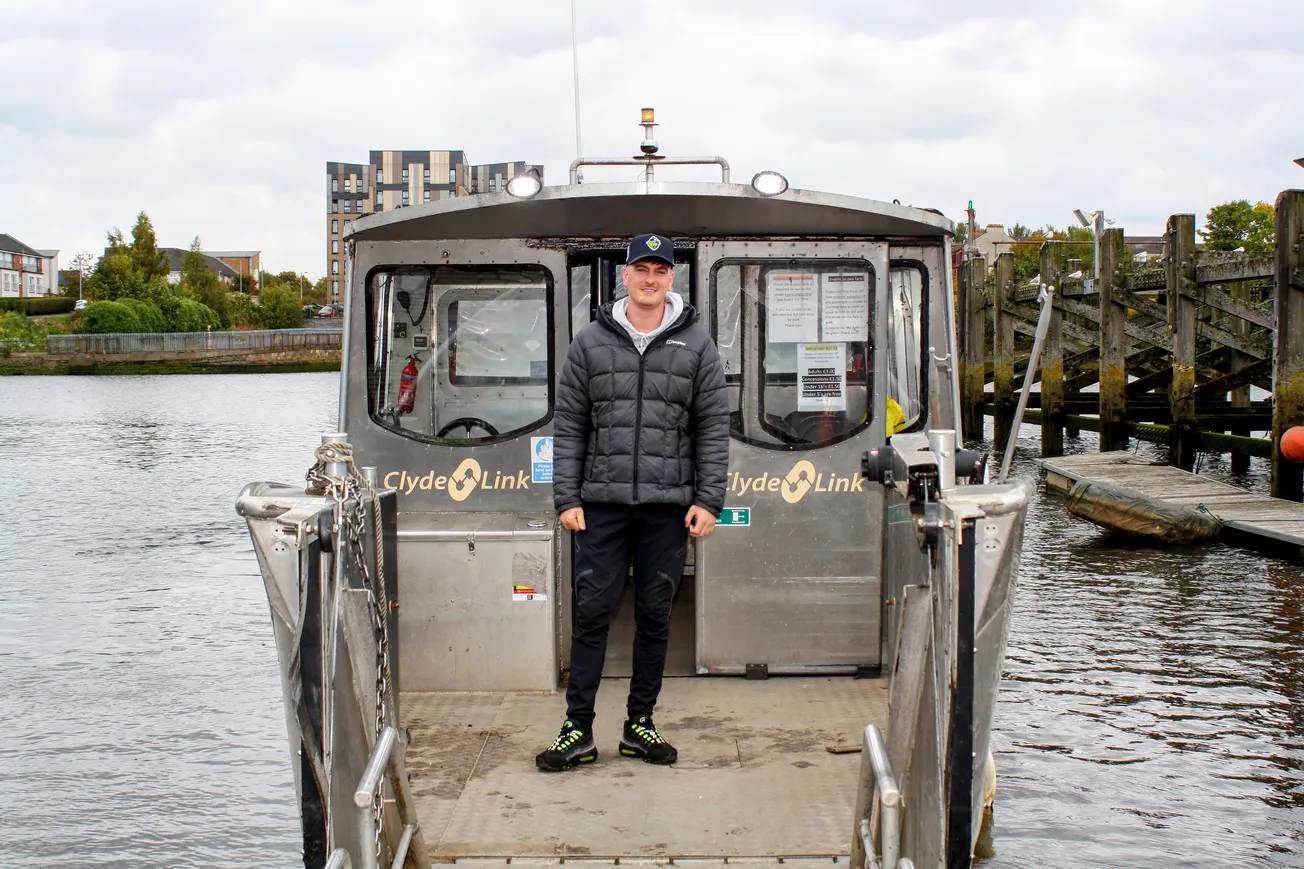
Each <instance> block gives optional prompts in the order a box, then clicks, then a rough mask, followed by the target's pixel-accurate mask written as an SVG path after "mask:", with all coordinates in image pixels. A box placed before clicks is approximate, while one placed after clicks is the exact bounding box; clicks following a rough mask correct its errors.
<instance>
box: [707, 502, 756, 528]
mask: <svg viewBox="0 0 1304 869" xmlns="http://www.w3.org/2000/svg"><path fill="white" fill-rule="evenodd" d="M715 524H716V526H717V527H719V526H721V525H723V526H724V527H726V528H731V527H732V528H738V527H746V526H748V525H751V524H752V508H751V507H727V508H725V509H724V510H723V511H722V512H721V513H720V518H718V519H716V520H715Z"/></svg>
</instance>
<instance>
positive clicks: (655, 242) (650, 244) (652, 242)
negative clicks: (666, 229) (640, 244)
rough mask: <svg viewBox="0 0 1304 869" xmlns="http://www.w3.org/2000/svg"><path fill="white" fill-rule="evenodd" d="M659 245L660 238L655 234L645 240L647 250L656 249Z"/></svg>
mask: <svg viewBox="0 0 1304 869" xmlns="http://www.w3.org/2000/svg"><path fill="white" fill-rule="evenodd" d="M659 247H661V239H659V238H657V237H656V236H655V235H654V236H652V237H651V238H649V239H648V240H647V249H648V250H656V249H657V248H659Z"/></svg>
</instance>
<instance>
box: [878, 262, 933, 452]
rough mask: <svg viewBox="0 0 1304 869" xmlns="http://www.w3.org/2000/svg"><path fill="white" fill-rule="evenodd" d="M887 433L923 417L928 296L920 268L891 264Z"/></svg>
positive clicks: (912, 264)
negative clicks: (925, 326) (924, 344)
mask: <svg viewBox="0 0 1304 869" xmlns="http://www.w3.org/2000/svg"><path fill="white" fill-rule="evenodd" d="M887 286H888V293H889V295H890V296H891V304H889V305H888V306H887V392H888V402H887V420H886V422H887V433H888V435H889V436H891V435H894V434H896V433H897V432H899V431H904V430H906V429H908V428H912V427H913V426H914V425H915V423H917V422H919V420H920V419H922V417H923V395H924V392H925V383H924V373H925V369H924V367H923V352H922V349H921V348H922V346H923V339H922V338H921V336H922V335H923V334H924V313H925V306H926V301H925V300H926V299H927V297H928V292H927V290H928V286H927V277H926V273H925V271H924V269H923V266H922V265H919V264H916V263H904V262H902V263H898V262H893V263H892V269H891V271H889V272H888V277H887Z"/></svg>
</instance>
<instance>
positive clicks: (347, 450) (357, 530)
mask: <svg viewBox="0 0 1304 869" xmlns="http://www.w3.org/2000/svg"><path fill="white" fill-rule="evenodd" d="M316 458H317V461H316V462H315V463H314V464H313V466H312V467H311V468H309V469H308V473H307V475H306V477H305V479H306V481H307V488H306V491H307V492H308V494H312V495H325V496H327V497H329V498H331V499H332V500H333V501H334V502H335V528H334V529H333V530H334V532H335V539H336V540H340V539H341V538H342V539H343V540H344V541H345V542H347V544H348V546H349V548H350V549H351V550H352V552H353V566H354V568H355V569H356V570H357V572H358V575H359V576H361V577H362V587H363V590H364V591H366V593H367V600H368V603H370V604H371V605H370V607H368V609H369V610H370V611H371V625H372V630H373V631H374V633H375V636H376V720H375V734H374V739H373V744H374V741H375V740H378V739H380V734H381V732H382V731H383V730H384V729H385V724H386V723H387V721H388V719H389V717H390V710H391V709H392V708H393V704H392V703H391V702H390V701H391V697H392V691H393V684H394V683H393V680H392V677H391V674H390V665H389V619H388V614H389V594H388V591H387V590H386V588H385V547H384V541H383V539H382V531H381V524H380V494H379V493H378V492H377V491H376V490H375V489H373V488H372V487H371V485H370V484H369V483H368V482H367V481H366V480H365V479H364V478H363V477H362V475H361V474H359V473H358V469H357V466H356V465H354V463H353V447H352V445H351V444H347V443H332V444H322V445H321V446H320V447H318V448H317V453H316ZM327 464H343V465H345V466H346V467H347V469H348V470H347V472H346V473H345V475H344V476H342V477H333V476H329V475H328V474H326V465H327ZM364 496H367V497H368V500H369V501H370V502H371V526H372V527H371V530H372V534H371V541H372V543H371V546H372V551H373V552H375V557H376V572H377V574H379V576H378V577H373V576H372V575H371V570H370V568H369V567H368V564H367V557H366V543H365V541H366V536H365V532H366V529H365V527H364V517H365V515H366V513H367V511H366V509H365V508H364V506H363V503H364V502H363V497H364ZM337 551H338V550H337ZM376 791H377V792H376V794H375V795H374V796H373V798H372V811H373V812H374V814H375V824H374V825H373V829H375V831H376V840H375V843H374V846H375V853H376V859H377V860H378V861H379V860H380V858H381V856H382V855H381V839H382V832H383V826H384V821H385V817H384V815H385V812H384V795H385V794H384V792H385V777H384V776H381V777H380V781H379V783H378V784H377V786H376Z"/></svg>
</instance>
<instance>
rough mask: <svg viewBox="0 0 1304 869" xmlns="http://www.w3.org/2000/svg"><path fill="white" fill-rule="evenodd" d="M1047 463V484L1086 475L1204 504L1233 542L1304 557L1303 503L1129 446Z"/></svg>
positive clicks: (1064, 485) (1069, 484) (1068, 483)
mask: <svg viewBox="0 0 1304 869" xmlns="http://www.w3.org/2000/svg"><path fill="white" fill-rule="evenodd" d="M1042 466H1043V467H1044V468H1045V469H1046V487H1047V488H1048V489H1053V490H1055V491H1057V492H1063V493H1065V494H1067V493H1068V492H1069V490H1070V489H1072V488H1073V485H1074V484H1075V483H1077V482H1079V481H1084V480H1085V481H1090V482H1094V483H1108V484H1110V485H1113V486H1121V487H1124V488H1127V489H1133V490H1136V491H1139V492H1143V493H1144V494H1146V495H1149V496H1150V497H1152V498H1159V499H1162V500H1164V501H1167V502H1169V503H1172V504H1180V505H1182V506H1184V507H1188V508H1190V509H1192V510H1197V509H1201V508H1203V509H1204V510H1205V511H1206V512H1208V513H1210V514H1211V515H1213V516H1214V517H1216V518H1217V519H1218V521H1220V522H1221V523H1222V526H1223V536H1224V537H1225V538H1227V540H1228V542H1231V543H1236V544H1239V545H1243V546H1247V547H1249V548H1252V549H1259V550H1263V551H1267V552H1271V553H1273V554H1275V555H1280V556H1282V557H1285V558H1290V559H1292V560H1295V561H1304V504H1297V503H1295V502H1293V501H1283V500H1282V499H1280V498H1270V497H1268V496H1267V495H1256V494H1255V493H1253V492H1246V491H1245V490H1244V489H1238V488H1236V487H1235V486H1228V485H1226V484H1225V483H1218V482H1215V481H1213V480H1210V479H1208V478H1206V477H1201V476H1198V475H1196V474H1192V473H1190V472H1188V471H1183V470H1181V469H1179V468H1174V467H1172V466H1171V465H1165V464H1156V463H1154V462H1150V461H1147V460H1145V459H1143V458H1139V457H1137V456H1135V455H1133V454H1132V453H1129V452H1127V451H1125V450H1124V451H1115V452H1108V453H1086V454H1084V455H1077V456H1061V457H1059V458H1051V459H1043V460H1042Z"/></svg>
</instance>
